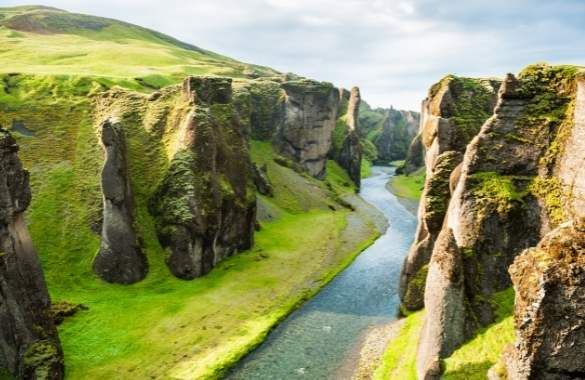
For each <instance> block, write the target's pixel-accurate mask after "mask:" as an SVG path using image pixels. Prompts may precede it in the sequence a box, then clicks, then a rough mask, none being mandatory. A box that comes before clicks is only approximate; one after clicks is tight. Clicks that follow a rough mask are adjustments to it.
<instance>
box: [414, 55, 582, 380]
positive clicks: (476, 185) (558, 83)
mask: <svg viewBox="0 0 585 380" xmlns="http://www.w3.org/2000/svg"><path fill="white" fill-rule="evenodd" d="M576 78H577V70H576V69H575V68H571V67H550V66H543V65H540V66H532V67H529V68H528V69H526V70H524V71H523V72H522V73H521V75H520V76H519V78H518V79H516V78H515V77H513V76H512V75H509V76H508V77H507V78H506V80H505V81H504V83H503V85H502V87H501V89H500V92H499V100H498V104H497V106H496V109H495V113H494V115H493V116H492V117H491V118H490V119H489V120H488V121H487V122H486V123H485V124H484V125H483V127H482V128H481V131H480V133H479V134H478V135H477V136H476V137H475V138H474V139H473V140H472V142H471V143H470V144H469V146H468V147H467V149H466V151H465V155H464V159H463V162H462V164H461V166H460V168H458V169H456V171H455V174H454V175H453V176H452V178H451V181H452V186H451V188H452V189H454V190H453V193H452V196H451V200H450V202H449V206H448V209H447V213H446V216H445V221H444V222H443V226H442V229H441V231H440V233H439V235H438V237H437V239H436V243H435V245H434V248H433V251H432V254H431V261H430V264H429V267H428V275H427V280H426V287H425V295H424V304H425V308H426V319H425V325H424V327H423V331H422V334H421V340H420V344H419V350H418V358H417V370H418V375H419V377H420V378H438V376H439V374H440V366H439V365H438V363H439V361H440V359H442V358H445V357H447V356H449V355H450V354H451V353H452V352H453V351H454V350H455V349H456V348H457V347H458V346H459V345H460V344H462V343H463V342H464V341H465V340H466V339H468V338H470V337H471V336H472V334H473V333H474V332H475V331H476V329H477V328H478V327H480V326H482V325H486V324H488V323H491V322H492V321H493V319H494V310H493V306H492V305H491V302H490V298H491V296H492V294H493V293H495V292H497V291H500V290H503V289H505V288H507V287H509V286H510V285H511V280H510V277H509V274H508V268H509V267H510V265H511V264H512V262H513V261H514V258H515V257H516V256H517V255H518V254H519V253H520V252H522V251H523V250H524V249H526V248H529V247H533V246H535V245H536V244H537V243H538V241H539V240H540V238H541V236H543V234H545V233H546V232H547V231H550V229H551V228H554V227H556V226H558V225H559V223H561V222H563V221H564V220H568V218H572V217H574V216H580V215H579V214H580V212H581V209H580V208H581V202H582V201H581V200H579V201H577V199H582V195H581V194H582V192H581V178H582V173H581V169H580V168H577V165H575V162H577V161H579V160H581V162H582V160H583V153H582V152H583V149H581V148H582V147H581V146H580V144H582V143H583V142H582V139H581V138H580V135H581V132H580V129H581V128H580V127H579V122H575V120H578V119H579V116H578V112H577V113H576V112H575V110H576V109H577V110H578V109H579V106H578V103H579V102H578V101H576V99H578V98H579V96H578V88H579V86H578V85H577V79H576ZM569 146H572V147H573V148H575V150H574V151H572V152H568V151H567V150H566V147H569ZM577 147H579V148H577ZM437 157H438V156H437ZM437 161H438V160H437ZM427 165H428V161H427ZM560 173H565V174H564V175H563V176H561V174H560ZM567 210H568V211H567ZM547 244H548V243H546V240H545V243H542V249H545V248H544V247H546V246H547ZM575 244H576V245H577V246H578V245H579V240H578V239H577V240H575ZM542 249H541V250H542ZM529 252H532V251H529ZM525 255H530V253H528V254H525ZM532 255H534V253H532ZM521 262H522V261H521ZM523 265H524V264H521V263H519V264H518V265H516V266H515V267H514V268H515V269H514V268H513V269H512V272H513V275H514V273H519V271H522V269H520V268H522V267H523ZM559 265H562V264H559ZM541 269H542V268H541ZM538 273H539V271H538V270H535V272H534V276H535V277H533V278H532V279H526V281H529V282H530V283H531V284H535V283H538V281H536V282H535V281H533V280H534V279H536V278H538V276H540V275H539V274H538ZM564 273H565V274H567V275H568V273H569V272H568V271H565V272H564ZM525 274H526V275H527V274H528V272H525ZM576 278H577V277H575V279H576ZM518 281H519V279H517V280H515V282H518ZM547 281H549V280H547V279H546V278H544V280H543V281H541V282H540V283H538V286H534V287H533V290H535V291H536V292H542V291H546V290H545V288H542V286H545V285H544V284H546V283H547ZM554 281H556V280H550V283H551V284H554ZM563 281H568V282H569V283H570V282H571V281H573V280H572V279H569V278H565V279H564V280H563ZM552 286H553V287H554V286H556V285H552ZM539 289H540V290H539ZM563 292H564V290H562V291H560V293H559V294H561V295H563V294H564V296H565V297H566V296H568V294H567V293H563ZM540 294H543V293H540ZM532 296H533V297H538V296H537V295H536V294H533V295H532ZM520 297H521V298H522V297H524V298H526V299H527V297H528V298H529V297H530V296H527V295H524V296H522V295H521V296H520ZM576 297H577V298H578V297H579V296H578V295H576ZM521 298H520V299H521ZM534 299H536V298H534ZM532 306H534V305H532ZM532 306H531V307H532ZM519 307H520V309H522V308H523V306H522V302H521V303H520V306H519ZM529 313H530V312H529ZM551 317H552V315H551ZM516 318H517V325H522V326H526V323H528V325H530V324H531V323H533V326H532V327H528V329H529V330H530V329H532V328H533V327H534V328H535V329H539V333H540V334H546V332H545V331H544V330H542V327H545V326H546V324H543V323H540V322H539V321H537V320H535V321H532V322H531V321H528V320H525V321H524V322H522V323H520V322H519V320H520V319H519V316H518V306H517V316H516ZM523 328H524V327H521V328H520V333H519V340H520V346H522V345H523V344H524V347H529V346H530V345H533V346H532V348H534V346H538V344H539V343H538V341H532V342H524V343H522V339H525V338H526V337H527V336H529V335H530V334H532V333H527V334H525V333H524V332H525V331H524V332H523V331H522V329H523ZM562 328H564V327H562ZM562 328H561V327H559V328H557V330H551V334H552V335H551V337H552V336H555V335H554V334H555V333H556V332H559V331H561V330H562ZM555 331H556V332H555ZM532 336H536V335H534V334H533V335H532ZM551 347H552V346H551ZM549 348H550V347H549ZM549 348H546V347H545V348H543V351H542V352H549V351H547V350H549ZM525 353H526V350H524V351H523V353H521V354H520V355H519V357H527V356H526V355H525ZM560 362H562V360H561V361H557V363H560ZM554 365H556V364H551V366H554ZM569 371H572V370H569ZM559 373H561V372H559ZM520 378H528V377H520ZM559 378H565V377H559Z"/></svg>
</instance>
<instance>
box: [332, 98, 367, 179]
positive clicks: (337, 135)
mask: <svg viewBox="0 0 585 380" xmlns="http://www.w3.org/2000/svg"><path fill="white" fill-rule="evenodd" d="M339 94H340V104H341V105H342V106H340V108H339V111H338V118H337V119H338V120H337V126H336V127H335V130H334V131H333V145H332V148H331V156H333V158H334V159H335V161H337V163H339V165H340V166H341V167H342V168H344V169H345V171H347V174H348V175H349V178H351V180H352V181H353V182H354V183H355V184H356V186H357V188H358V189H359V187H360V183H361V161H362V148H361V142H360V137H359V120H358V113H359V109H360V103H361V96H360V89H359V88H357V87H354V88H352V89H351V92H348V91H347V90H344V89H340V90H339ZM343 111H345V113H344V112H343Z"/></svg>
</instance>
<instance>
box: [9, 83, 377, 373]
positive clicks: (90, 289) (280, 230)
mask: <svg viewBox="0 0 585 380" xmlns="http://www.w3.org/2000/svg"><path fill="white" fill-rule="evenodd" d="M57 88H58V87H57ZM20 89H21V90H23V89H26V88H25V87H20ZM49 89H53V90H54V87H49ZM53 90H50V91H49V92H52V91H53ZM20 95H22V94H18V93H15V94H12V96H8V95H7V99H8V100H10V101H12V103H13V105H14V110H9V111H10V112H9V113H7V114H5V115H6V116H7V117H8V116H10V115H11V114H12V112H14V113H18V111H19V110H20V109H21V108H20V107H21V106H19V105H18V101H17V100H18V99H16V98H15V97H18V96H20ZM40 98H41V99H45V94H42V95H40ZM118 99H122V97H119V98H118ZM28 100H29V102H30V103H29V105H30V106H32V108H33V109H35V110H36V112H35V113H34V114H26V113H23V114H22V115H21V116H23V119H22V120H24V121H25V123H26V125H27V126H30V128H31V129H32V130H33V131H34V132H35V136H36V137H35V139H32V140H30V141H29V140H27V138H26V137H22V136H20V137H18V139H19V142H20V144H21V147H22V152H21V153H22V154H21V156H22V157H23V161H24V162H25V165H27V167H29V168H30V169H31V173H32V182H33V194H34V196H33V204H32V205H31V207H30V209H29V213H28V218H29V220H30V231H31V234H32V236H33V240H34V241H35V245H36V247H37V250H38V252H39V254H40V256H41V259H42V263H43V266H44V269H45V274H46V279H47V283H48V286H49V289H50V293H51V296H52V298H53V299H54V300H55V301H60V300H67V301H70V302H75V303H83V304H85V305H87V306H88V307H89V310H88V311H83V312H81V313H80V314H79V315H77V316H75V317H73V318H72V319H70V320H68V321H66V322H65V323H64V324H63V325H62V326H61V327H60V336H61V339H62V343H63V348H64V352H65V356H66V366H67V374H68V378H71V379H78V378H80V379H81V378H119V379H134V378H147V377H149V376H154V377H158V378H166V377H169V376H174V377H177V378H193V377H197V378H199V377H202V378H205V377H212V376H215V375H217V374H218V373H220V372H221V371H222V370H223V369H225V368H226V367H227V366H229V365H231V364H233V363H234V362H235V361H237V360H238V359H239V358H240V357H241V356H242V355H244V354H245V353H247V352H248V351H249V350H250V349H252V348H253V347H255V346H256V345H257V344H259V343H260V342H261V341H262V340H263V338H264V337H265V335H266V334H267V332H268V331H269V330H270V328H271V327H272V326H273V325H274V324H275V323H277V322H278V321H279V320H281V319H282V318H283V317H284V316H286V315H287V314H288V313H289V312H290V311H292V310H293V309H294V308H295V307H297V306H298V305H299V303H301V302H302V301H303V300H305V299H307V298H309V297H310V296H311V295H312V294H314V292H316V291H317V290H318V289H319V288H320V287H321V286H323V285H324V284H325V283H326V282H327V281H329V280H330V279H331V278H332V276H333V275H334V274H336V273H338V272H339V271H340V270H342V269H343V268H344V267H345V266H347V265H348V264H349V263H350V262H351V260H352V259H353V258H354V257H355V256H356V255H357V253H359V252H360V251H361V250H362V249H364V248H365V247H366V246H367V245H369V244H370V243H371V242H372V241H373V240H374V239H375V237H376V236H377V233H376V232H375V231H374V229H373V228H365V229H364V231H367V233H362V235H360V236H359V238H358V239H356V240H354V241H351V242H349V243H346V244H345V245H342V243H341V241H342V240H347V239H342V237H341V236H342V233H343V232H344V231H345V225H346V218H347V216H348V215H349V211H347V210H345V209H343V208H342V207H340V206H339V205H337V204H336V202H335V197H337V196H339V194H338V193H337V191H340V192H341V193H350V192H353V187H352V186H351V185H350V186H349V187H348V186H347V185H346V183H347V182H348V180H349V179H348V178H347V174H345V172H344V171H343V170H341V169H340V168H339V166H338V165H336V164H335V163H329V165H328V167H329V173H330V174H329V176H328V179H327V181H328V183H329V184H330V187H331V189H330V188H329V187H328V186H327V185H326V183H324V182H321V181H317V180H315V179H314V178H312V177H310V176H306V175H301V174H298V173H296V172H294V171H293V170H291V169H289V168H285V167H282V166H280V165H277V164H276V163H274V161H273V160H272V158H273V157H274V156H275V153H274V151H273V149H272V147H271V146H270V144H267V143H261V142H252V157H253V158H254V159H255V161H257V162H259V163H260V164H263V163H265V164H266V165H267V166H268V173H269V176H270V179H271V181H272V183H273V185H274V186H275V197H274V198H264V199H266V201H267V202H271V204H272V205H273V207H275V209H276V210H278V217H277V218H276V220H275V221H273V222H271V223H264V224H263V226H262V230H261V231H260V232H258V233H257V234H256V245H255V247H254V249H253V250H251V251H248V252H245V253H242V254H239V255H236V256H234V257H232V258H230V259H228V260H226V261H224V262H222V263H221V264H220V265H219V266H218V267H217V268H216V269H214V270H213V271H212V272H211V273H210V274H209V275H208V276H205V277H203V278H200V279H196V280H194V281H181V280H178V279H176V278H174V277H173V276H171V275H170V273H169V271H168V269H167V268H166V266H165V264H164V257H165V252H164V251H163V250H162V248H161V247H160V245H159V243H158V240H157V239H156V235H155V233H154V226H153V220H152V217H151V216H150V215H149V214H148V212H147V209H146V203H147V202H146V200H147V199H148V198H149V196H150V194H151V193H152V190H153V188H152V185H153V183H154V184H156V182H157V181H156V178H159V177H160V175H161V173H162V171H163V169H164V167H165V165H166V163H165V160H164V159H162V160H159V158H160V157H159V156H164V148H162V147H159V146H157V145H155V144H154V143H153V141H155V140H152V138H151V137H149V135H147V134H145V133H144V131H143V130H142V129H140V128H136V129H135V128H129V129H127V133H128V134H127V136H128V138H129V159H130V164H131V165H130V166H131V168H130V173H131V178H132V181H133V185H134V189H135V196H136V201H137V218H138V221H137V225H138V228H139V232H140V235H141V236H142V238H143V241H144V246H145V250H146V252H147V254H148V258H149V264H150V271H149V274H148V276H147V278H146V280H145V281H143V282H140V283H138V284H135V285H132V286H120V285H112V284H107V283H104V282H102V281H100V280H99V279H97V278H96V276H95V275H94V274H93V273H92V271H91V261H92V259H93V257H94V255H95V253H96V252H97V249H98V246H99V236H98V235H97V234H95V233H94V232H93V231H92V230H91V228H90V223H88V222H90V221H92V220H93V219H95V218H98V217H99V204H100V202H101V199H100V197H99V170H100V168H101V160H102V154H103V153H102V152H101V148H100V147H99V145H98V144H96V140H95V139H96V136H95V130H94V127H93V125H92V124H91V122H90V121H89V120H88V119H86V118H84V117H81V118H79V119H70V120H80V121H81V122H76V123H68V122H67V121H68V120H66V119H64V118H61V117H57V118H53V117H52V115H53V113H52V111H51V108H56V109H61V108H64V109H66V108H67V107H69V105H70V104H72V103H71V102H72V101H71V100H70V99H69V100H65V99H60V100H59V101H58V102H57V103H55V105H50V104H47V105H46V107H45V106H42V107H41V103H40V101H39V102H37V100H38V99H37V98H36V97H34V96H33V97H31V98H29V99H28ZM82 104H83V103H82ZM37 107H39V108H37ZM25 109H26V108H25ZM81 109H82V110H83V109H84V108H83V107H82V108H81ZM39 110H42V111H41V112H40V114H39ZM37 115H39V116H38V117H40V115H44V117H45V120H44V121H43V120H37V119H36V118H37ZM74 115H77V117H80V115H81V116H83V115H84V113H83V112H78V113H74ZM65 116H67V114H65ZM127 117H135V116H134V115H133V114H131V115H130V116H127ZM140 120H141V119H136V120H135V121H136V123H137V125H141V121H140ZM72 128H73V129H72ZM55 135H56V136H55ZM70 136H76V138H75V139H71V138H70ZM51 139H52V140H51ZM37 140H38V141H37ZM43 141H52V142H53V145H52V147H51V146H45V145H44V144H42V142H43ZM55 147H60V148H59V149H58V150H57V151H56V152H53V151H52V150H51V149H55ZM38 149H40V151H39V150H38ZM43 149H44V150H43ZM145 149H146V150H147V151H148V152H147V153H146V154H148V155H151V154H153V156H152V157H150V156H149V158H148V160H144V154H145V153H144V150H145ZM141 152H142V153H141ZM43 156H45V157H44V159H43V158H42V157H43ZM157 157H158V158H157ZM147 163H148V167H145V166H144V165H146V164H147ZM141 173H149V177H148V178H147V177H146V176H144V175H141ZM332 189H333V190H332ZM330 205H336V207H337V209H338V211H335V212H334V211H331V210H330V208H329V206H330Z"/></svg>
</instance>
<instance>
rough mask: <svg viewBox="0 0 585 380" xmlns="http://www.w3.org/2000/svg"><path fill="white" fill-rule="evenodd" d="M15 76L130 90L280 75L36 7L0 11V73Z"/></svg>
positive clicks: (141, 32)
mask: <svg viewBox="0 0 585 380" xmlns="http://www.w3.org/2000/svg"><path fill="white" fill-rule="evenodd" d="M13 72H18V73H28V74H45V75H47V74H49V75H84V76H101V77H108V78H111V79H112V80H113V81H115V82H117V83H118V84H122V85H124V86H125V87H130V88H132V87H135V88H139V87H147V88H148V87H154V88H159V87H161V86H163V85H168V84H171V83H177V82H179V81H180V80H182V79H183V78H184V77H185V76H186V75H189V74H192V75H200V74H214V75H222V76H229V77H234V78H245V77H258V76H273V75H277V74H278V73H277V72H276V71H274V70H272V69H269V68H265V67H260V66H255V65H250V64H246V63H242V62H238V61H236V60H233V59H231V58H228V57H224V56H221V55H218V54H215V53H212V52H210V51H206V50H203V49H200V48H198V47H196V46H193V45H189V44H187V43H184V42H181V41H178V40H176V39H174V38H172V37H169V36H167V35H164V34H162V33H159V32H155V31H152V30H149V29H146V28H142V27H139V26H136V25H132V24H128V23H125V22H121V21H116V20H112V19H107V18H101V17H94V16H87V15H81V14H75V13H69V12H66V11H62V10H59V9H55V8H48V7H39V6H23V7H14V8H0V73H13Z"/></svg>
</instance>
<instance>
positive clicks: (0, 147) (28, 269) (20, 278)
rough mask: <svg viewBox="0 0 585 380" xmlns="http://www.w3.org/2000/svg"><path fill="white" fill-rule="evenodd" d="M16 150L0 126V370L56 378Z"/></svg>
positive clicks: (54, 340) (25, 182)
mask: <svg viewBox="0 0 585 380" xmlns="http://www.w3.org/2000/svg"><path fill="white" fill-rule="evenodd" d="M17 152H18V147H17V145H16V142H15V140H14V139H13V138H12V137H11V136H10V135H9V134H8V132H6V131H4V130H3V129H0V326H1V328H0V369H2V368H4V369H7V370H8V371H9V372H10V373H12V375H13V376H15V377H17V378H21V379H61V378H63V373H64V368H63V353H62V351H61V345H60V343H59V338H58V336H57V330H56V328H55V325H54V323H53V319H52V317H51V313H50V300H49V295H48V292H47V287H46V285H45V281H44V278H43V273H42V270H41V266H40V263H39V260H38V258H37V254H36V252H35V250H34V248H33V245H32V241H31V239H30V236H29V234H28V229H27V226H26V222H25V219H24V212H25V210H26V209H27V208H28V206H29V204H30V201H31V193H30V188H29V175H28V172H27V171H25V170H24V169H23V168H22V165H21V163H20V161H19V159H18V157H17Z"/></svg>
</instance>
